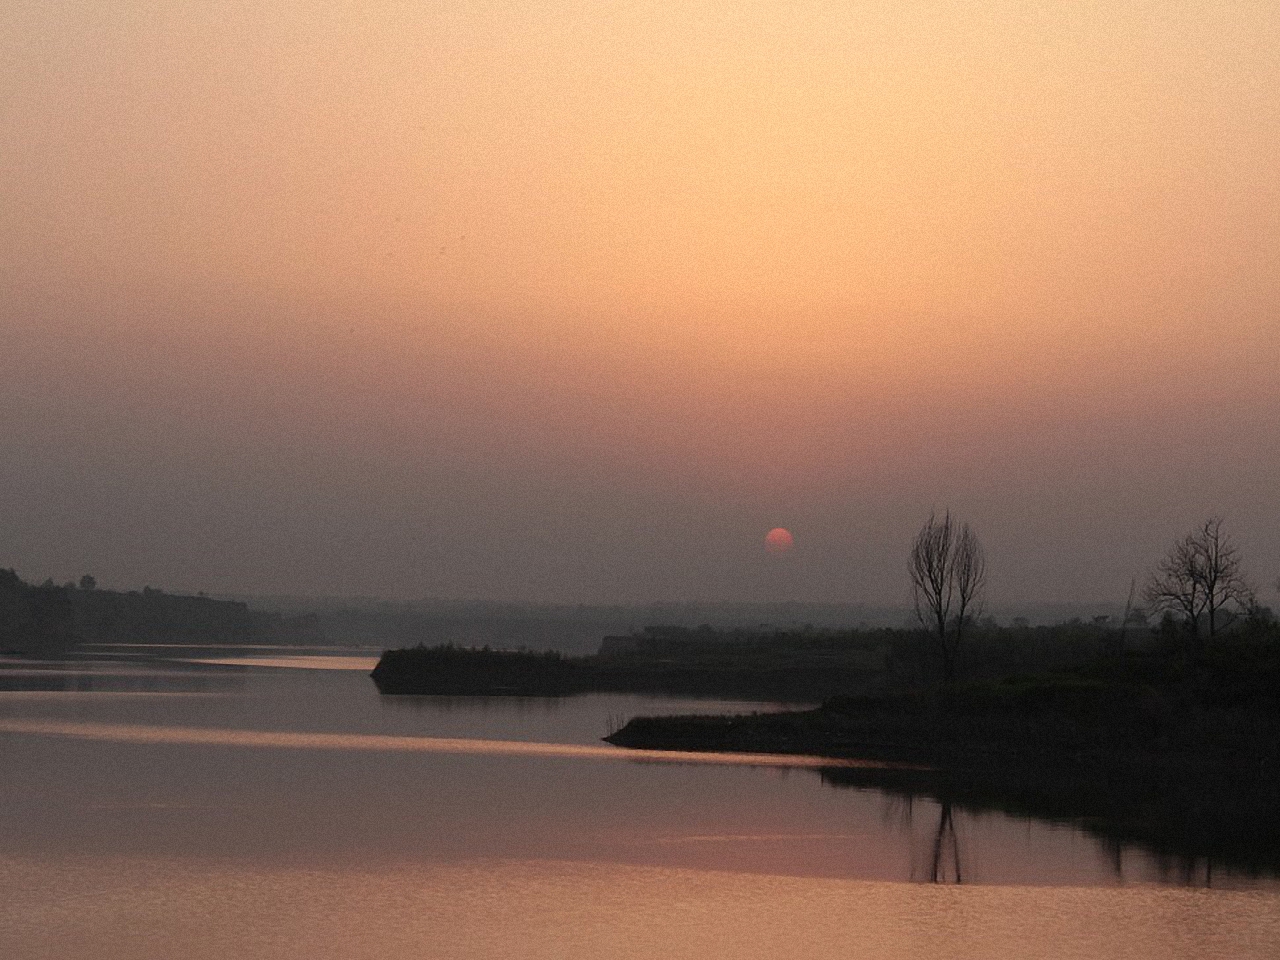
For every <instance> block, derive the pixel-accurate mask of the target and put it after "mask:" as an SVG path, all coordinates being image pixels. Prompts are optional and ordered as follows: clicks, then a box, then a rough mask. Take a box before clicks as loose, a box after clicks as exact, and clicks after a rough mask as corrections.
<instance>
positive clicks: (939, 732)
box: [606, 644, 1280, 874]
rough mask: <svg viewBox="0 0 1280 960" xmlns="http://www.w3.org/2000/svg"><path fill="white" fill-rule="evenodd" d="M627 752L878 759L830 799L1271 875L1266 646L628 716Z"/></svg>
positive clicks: (1277, 786) (1272, 714) (1272, 780)
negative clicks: (930, 802)
mask: <svg viewBox="0 0 1280 960" xmlns="http://www.w3.org/2000/svg"><path fill="white" fill-rule="evenodd" d="M606 739H607V740H609V742H611V743H614V744H617V745H619V746H625V747H641V748H648V749H658V750H710V751H743V752H770V753H801V754H812V755H817V756H829V757H838V758H858V759H873V760H881V761H890V762H892V763H895V764H899V765H900V766H898V767H896V768H888V769H866V768H832V769H830V770H827V771H824V778H825V779H827V780H828V781H830V782H831V783H833V784H835V785H843V786H852V787H876V788H879V789H885V790H890V791H895V792H899V793H902V794H904V795H920V794H924V795H928V796H932V797H935V798H937V799H939V800H940V801H942V802H944V803H946V804H952V803H954V804H956V805H957V806H960V807H966V808H969V809H998V810H1003V811H1006V812H1011V813H1017V814H1023V815H1032V816H1037V817H1043V818H1049V819H1069V820H1074V821H1077V822H1082V823H1084V824H1085V825H1086V826H1088V827H1090V828H1091V829H1093V830H1095V831H1096V832H1097V833H1099V834H1100V835H1102V836H1104V837H1106V838H1108V839H1110V840H1113V841H1115V842H1121V843H1123V842H1136V843H1140V844H1142V845H1143V846H1145V847H1147V848H1149V849H1153V850H1155V851H1157V852H1161V853H1166V854H1169V855H1171V856H1178V857H1183V858H1185V857H1194V858H1202V859H1205V860H1217V861H1218V862H1220V863H1223V864H1224V865H1229V866H1232V867H1234V868H1237V869H1244V870H1248V871H1261V872H1267V873H1273V874H1274V873H1280V648H1277V647H1276V646H1275V645H1274V644H1271V645H1267V646H1249V645H1243V644H1234V645H1231V646H1229V647H1224V648H1222V649H1219V650H1215V651H1212V652H1209V653H1204V654H1201V655H1200V656H1196V657H1190V656H1187V657H1176V658H1172V659H1170V658H1168V657H1165V656H1163V655H1161V654H1158V653H1150V652H1149V653H1139V654H1130V655H1127V656H1120V655H1115V656H1111V657H1107V658H1100V659H1099V660H1097V661H1095V662H1094V663H1093V664H1092V665H1091V666H1090V667H1088V668H1085V669H1083V670H1081V671H1079V672H1073V673H1070V674H1067V673H1057V674H1043V675H1039V676H1030V677H1007V678H1004V679H1001V680H995V681H984V682H975V683H970V684H964V685H960V686H958V687H957V688H956V689H954V690H953V691H951V692H950V694H947V693H946V692H945V691H936V690H935V691H932V692H929V693H925V692H917V693H885V694H880V695H874V696H863V697H835V698H831V699H829V700H827V701H826V702H825V703H823V704H822V706H820V707H818V708H816V709H809V710H800V711H792V712H786V713H774V714H755V715H749V716H737V717H637V718H635V719H633V720H631V721H630V722H629V723H628V724H627V725H626V726H624V727H623V728H621V729H620V730H618V731H616V732H615V733H613V734H612V735H610V736H609V737H607V738H606Z"/></svg>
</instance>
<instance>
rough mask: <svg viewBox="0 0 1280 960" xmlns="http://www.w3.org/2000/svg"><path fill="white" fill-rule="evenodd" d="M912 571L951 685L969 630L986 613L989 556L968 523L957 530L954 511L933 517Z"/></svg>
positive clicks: (918, 606)
mask: <svg viewBox="0 0 1280 960" xmlns="http://www.w3.org/2000/svg"><path fill="white" fill-rule="evenodd" d="M908 569H909V571H910V573H911V596H912V600H913V602H914V604H915V611H916V617H917V618H918V619H919V621H920V623H921V625H922V626H924V627H925V629H926V630H928V631H930V634H931V635H932V636H933V638H934V641H935V645H936V646H937V649H938V652H939V654H940V655H941V657H942V674H943V680H944V682H945V683H946V685H947V686H948V687H950V686H951V685H952V684H953V683H954V682H955V678H956V674H957V673H958V671H959V666H960V651H961V648H962V645H963V643H964V632H965V627H966V625H967V624H968V623H969V622H970V621H972V620H973V619H975V618H976V617H978V616H980V615H981V613H982V591H983V588H984V587H985V586H986V579H987V561H986V555H985V554H984V553H983V550H982V544H981V543H980V542H979V541H978V538H977V536H976V535H975V534H974V532H973V531H972V530H970V529H969V525H968V524H967V523H966V524H963V525H961V526H959V527H958V528H957V525H956V521H955V520H954V519H952V517H951V511H950V510H948V511H947V512H946V514H944V515H943V517H942V519H941V520H939V519H938V517H937V514H936V513H930V514H929V519H928V521H927V522H926V523H925V525H924V526H923V527H921V528H920V532H919V533H918V534H916V539H915V542H914V543H913V544H912V546H911V559H910V562H909V564H908Z"/></svg>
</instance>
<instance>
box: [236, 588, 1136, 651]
mask: <svg viewBox="0 0 1280 960" xmlns="http://www.w3.org/2000/svg"><path fill="white" fill-rule="evenodd" d="M227 599H234V600H236V601H238V602H242V603H245V604H247V605H248V607H249V609H251V610H262V611H268V612H272V613H279V614H282V615H284V616H286V617H303V616H306V617H311V618H313V621H312V622H313V623H314V626H315V629H316V630H317V631H318V632H319V633H320V634H321V635H322V636H323V638H324V641H325V642H326V643H333V644H351V645H360V646H374V647H383V648H387V649H392V648H397V647H408V646H415V645H417V644H425V645H427V646H436V645H439V644H453V645H454V646H459V647H483V646H490V647H493V648H495V649H507V650H514V649H519V648H525V649H529V650H559V651H561V652H563V653H570V654H581V653H594V652H595V651H596V650H598V649H599V647H600V642H601V641H602V640H603V639H604V638H605V637H608V636H625V635H630V634H634V633H637V632H639V631H642V630H644V629H645V628H646V627H653V626H664V627H686V628H696V627H700V626H704V625H706V626H710V627H713V628H715V629H716V630H753V631H759V630H766V631H774V630H803V629H805V628H806V627H810V628H813V629H817V630H848V629H862V630H874V629H879V628H882V627H894V628H898V627H904V626H905V627H913V626H915V616H914V614H913V613H912V612H911V610H910V609H908V608H907V607H905V606H887V605H874V604H863V603H800V602H790V603H731V602H700V603H649V604H634V605H585V604H581V605H575V604H535V603H499V602H492V601H449V600H418V601H398V600H380V599H376V598H369V597H288V596H274V597H271V596H244V595H235V596H231V597H228V598H227ZM993 612H994V614H995V616H996V618H997V619H998V620H1000V621H1001V622H1003V623H1005V624H1010V623H1012V622H1013V621H1014V619H1015V618H1018V619H1022V620H1026V621H1027V622H1028V623H1029V624H1030V625H1032V626H1035V625H1039V624H1051V623H1061V622H1065V621H1068V620H1071V619H1073V618H1078V619H1081V620H1084V621H1092V620H1093V619H1094V618H1095V617H1098V616H1105V615H1110V616H1112V617H1113V618H1116V619H1117V620H1118V618H1119V617H1120V616H1121V615H1122V614H1123V608H1122V607H1120V606H1117V605H1114V604H1111V605H1108V604H1040V605H1035V604H1025V605H1021V606H1018V607H1012V606H1011V607H1009V608H1007V609H1003V608H1001V609H996V610H994V611H993Z"/></svg>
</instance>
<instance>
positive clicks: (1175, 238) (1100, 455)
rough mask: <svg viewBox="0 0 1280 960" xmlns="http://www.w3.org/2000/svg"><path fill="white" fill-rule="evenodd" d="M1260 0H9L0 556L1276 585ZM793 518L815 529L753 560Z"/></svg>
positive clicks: (1278, 74)
mask: <svg viewBox="0 0 1280 960" xmlns="http://www.w3.org/2000/svg"><path fill="white" fill-rule="evenodd" d="M1277 90H1280V7H1277V6H1276V4H1274V3H1273V2H1269V0H1268V2H1263V0H1259V2H1232V0H1161V2H1154V0H1141V2H1140V0H1108V2H1106V3H1102V2H1087V0H1086V2H1080V3H1072V4H1060V3H1050V2H1032V0H974V2H970V3H956V2H938V0H892V2H890V0H871V2H849V0H841V2H834V0H831V2H828V0H797V2H790V3H785V4H783V3H778V2H771V3H766V2H757V0H737V2H733V3H729V2H708V0H689V2H686V3H683V4H678V5H673V4H667V3H662V4H659V3H656V2H648V0H612V2H609V0H599V2H587V0H523V2H519V3H515V2H497V0H485V2H470V0H458V2H453V3H448V4H445V3H430V2H422V0H414V2H407V0H362V2H360V3H351V2H323V0H321V2H309V3H304V2H300V0H291V2H283V0H255V2H253V3H250V2H240V0H226V2H216V0H182V2H178V0H113V2H111V3H106V2H105V0H60V2H57V3H50V2H48V0H39V2H32V0H11V2H10V4H9V5H8V6H7V7H6V14H5V16H4V18H3V20H2V22H0V91H3V97H2V98H0V404H2V407H0V411H2V412H0V566H6V567H7V566H12V567H14V568H16V569H17V570H18V572H19V573H20V574H21V575H23V576H24V577H26V578H27V579H30V580H43V579H44V578H45V577H46V576H51V577H53V578H54V579H55V580H57V581H59V582H61V581H63V580H65V579H71V578H76V577H79V576H80V575H81V574H82V573H85V572H89V573H92V574H94V575H95V576H96V577H97V579H98V581H99V582H100V583H101V584H103V585H105V586H118V587H127V588H137V587H140V586H142V585H144V584H149V585H153V586H158V587H161V588H164V589H173V590H207V591H209V592H215V593H274V594H282V593H289V594H307V595H311V594H316V595H320V594H324V595H357V594H358V595H369V596H383V597H388V598H421V597H439V598H450V599H496V600H518V601H535V602H567V603H602V602H633V601H645V602H647V601H667V600H671V601H683V600H781V599H796V600H823V601H832V600H834V601H849V602H871V603H895V602H903V601H905V600H906V599H907V597H908V590H909V584H908V580H907V575H906V555H907V552H908V550H909V547H910V541H911V539H912V537H913V536H914V534H915V533H916V531H917V530H918V529H919V528H920V526H921V524H922V523H923V522H924V521H925V519H926V518H927V517H928V516H929V513H930V511H931V510H935V509H936V510H939V511H941V510H944V509H951V510H952V511H953V512H954V513H955V514H956V515H958V516H959V517H961V518H962V519H964V520H967V521H968V522H970V523H971V524H972V526H973V528H974V529H975V531H976V532H977V533H978V535H979V537H980V538H981V539H982V541H983V543H984V545H985V548H986V551H987V554H988V560H989V568H990V570H989V594H990V598H991V601H992V602H993V603H997V604H999V603H1006V604H1008V603H1025V602H1048V601H1079V602H1093V601H1104V600H1105V601H1109V602H1112V603H1122V602H1123V601H1124V598H1125V595H1126V593H1127V592H1128V587H1129V583H1130V581H1131V579H1132V578H1133V577H1139V578H1141V577H1142V576H1143V575H1144V574H1145V573H1146V572H1147V571H1149V570H1150V569H1151V567H1152V566H1153V565H1154V563H1155V562H1156V560H1157V559H1158V558H1159V557H1160V555H1161V554H1162V553H1163V552H1164V551H1165V550H1166V549H1167V547H1168V546H1169V544H1170V543H1171V542H1172V540H1173V539H1174V538H1175V537H1176V536H1177V535H1179V534H1180V533H1182V532H1184V531H1186V530H1188V529H1190V528H1191V527H1193V526H1195V525H1196V524H1197V523H1199V522H1201V521H1203V520H1204V519H1205V518H1206V517H1208V516H1211V515H1221V516H1223V517H1225V518H1226V522H1227V529H1228V530H1229V531H1230V533H1231V534H1232V536H1233V537H1234V538H1235V541H1236V542H1237V544H1238V545H1239V547H1240V549H1241V551H1242V553H1243V556H1244V560H1245V564H1246V568H1247V570H1248V571H1249V572H1250V573H1251V574H1252V576H1253V579H1254V580H1255V582H1256V583H1257V585H1258V586H1259V587H1260V588H1264V589H1263V591H1262V596H1263V599H1264V600H1267V601H1269V602H1272V603H1273V604H1274V603H1276V602H1277V597H1276V595H1275V593H1274V590H1272V589H1271V588H1270V587H1269V586H1268V584H1270V583H1272V582H1273V581H1274V580H1275V579H1276V577H1277V575H1280V496H1278V495H1277V493H1278V490H1280V485H1278V484H1277V481H1276V478H1277V477H1278V476H1280V430H1278V429H1277V426H1276V425H1277V424H1278V423H1280V97H1277V96H1276V91H1277ZM774 527H784V528H787V529H789V530H790V531H791V532H792V534H793V536H794V546H793V548H792V549H791V550H789V551H786V552H782V553H780V552H773V551H768V550H766V548H765V540H764V538H765V536H766V534H767V533H768V531H769V530H770V529H772V528H774Z"/></svg>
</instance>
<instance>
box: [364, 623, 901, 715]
mask: <svg viewBox="0 0 1280 960" xmlns="http://www.w3.org/2000/svg"><path fill="white" fill-rule="evenodd" d="M676 633H677V635H676V636H674V637H668V636H667V635H665V634H661V633H653V634H649V635H646V636H644V637H642V638H632V637H619V638H606V640H605V642H604V644H602V652H600V653H598V654H594V655H590V656H580V657H570V656H564V655H562V654H560V653H557V652H554V651H552V652H546V653H539V652H532V651H507V650H490V649H487V648H486V649H482V650H470V649H464V648H459V647H453V646H437V647H426V646H418V647H411V648H408V649H404V650H388V651H386V652H385V653H384V654H383V655H382V658H381V659H380V660H379V662H378V665H377V667H376V668H375V669H374V671H373V674H372V677H373V681H374V683H375V684H376V685H377V687H378V690H379V691H380V692H381V693H384V694H418V695H436V696H524V697H562V696H570V695H573V694H580V693H650V694H668V695H671V696H692V697H706V698H717V699H734V700H757V701H768V702H778V703H796V704H813V703H817V702H819V701H821V700H823V699H825V698H827V697H832V696H836V695H838V694H846V693H848V692H850V691H869V690H871V689H874V688H876V687H877V686H878V685H879V684H880V683H881V682H882V680H883V675H884V654H883V649H882V647H883V640H882V638H881V637H880V636H878V635H876V634H869V635H868V636H867V637H865V638H858V642H851V641H850V635H849V634H848V633H844V634H835V633H829V634H828V633H816V632H815V633H811V634H785V635H769V636H764V637H760V636H755V635H751V636H745V637H742V638H734V637H733V636H731V635H730V636H726V635H724V634H711V635H706V636H703V635H700V634H699V633H698V631H676Z"/></svg>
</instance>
